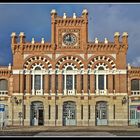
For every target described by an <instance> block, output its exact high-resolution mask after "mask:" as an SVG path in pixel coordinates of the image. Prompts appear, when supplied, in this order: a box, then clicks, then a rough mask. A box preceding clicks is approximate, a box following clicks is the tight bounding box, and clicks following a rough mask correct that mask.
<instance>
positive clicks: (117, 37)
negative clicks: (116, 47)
mask: <svg viewBox="0 0 140 140" xmlns="http://www.w3.org/2000/svg"><path fill="white" fill-rule="evenodd" d="M119 38H120V33H119V32H115V33H114V43H115V44H119Z"/></svg>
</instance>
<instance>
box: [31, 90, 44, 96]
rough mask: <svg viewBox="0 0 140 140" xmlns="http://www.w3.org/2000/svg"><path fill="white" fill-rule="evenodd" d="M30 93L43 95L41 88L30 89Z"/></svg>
mask: <svg viewBox="0 0 140 140" xmlns="http://www.w3.org/2000/svg"><path fill="white" fill-rule="evenodd" d="M32 95H43V89H40V90H35V89H32Z"/></svg>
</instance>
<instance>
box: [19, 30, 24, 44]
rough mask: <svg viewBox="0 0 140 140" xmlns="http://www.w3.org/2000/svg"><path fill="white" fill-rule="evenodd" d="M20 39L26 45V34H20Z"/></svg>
mask: <svg viewBox="0 0 140 140" xmlns="http://www.w3.org/2000/svg"><path fill="white" fill-rule="evenodd" d="M19 38H20V43H25V35H24V32H20V34H19Z"/></svg>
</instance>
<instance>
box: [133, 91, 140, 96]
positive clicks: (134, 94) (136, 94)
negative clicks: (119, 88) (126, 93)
mask: <svg viewBox="0 0 140 140" xmlns="http://www.w3.org/2000/svg"><path fill="white" fill-rule="evenodd" d="M131 95H133V96H140V90H132V91H131Z"/></svg>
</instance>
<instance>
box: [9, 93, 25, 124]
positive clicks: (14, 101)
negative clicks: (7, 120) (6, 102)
mask: <svg viewBox="0 0 140 140" xmlns="http://www.w3.org/2000/svg"><path fill="white" fill-rule="evenodd" d="M11 102H12V125H13V124H14V104H15V103H16V105H19V104H23V100H22V99H18V98H17V97H16V96H13V97H12V98H11ZM18 115H19V116H18V117H19V118H20V125H23V122H22V118H23V107H22V112H19V114H18Z"/></svg>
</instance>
